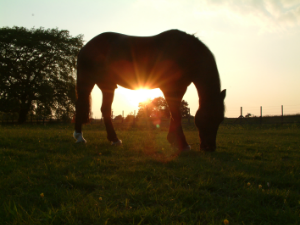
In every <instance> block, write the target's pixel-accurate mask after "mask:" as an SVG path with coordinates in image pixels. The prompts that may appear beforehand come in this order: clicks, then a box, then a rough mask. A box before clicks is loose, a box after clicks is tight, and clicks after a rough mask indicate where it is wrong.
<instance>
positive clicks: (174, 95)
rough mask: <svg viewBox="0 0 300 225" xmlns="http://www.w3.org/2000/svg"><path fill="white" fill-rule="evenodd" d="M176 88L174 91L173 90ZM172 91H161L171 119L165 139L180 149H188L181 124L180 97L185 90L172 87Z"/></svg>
mask: <svg viewBox="0 0 300 225" xmlns="http://www.w3.org/2000/svg"><path fill="white" fill-rule="evenodd" d="M174 90H176V91H174ZM174 90H173V91H163V93H164V96H165V99H166V101H167V103H168V106H169V109H170V112H171V121H170V127H169V133H168V136H167V139H168V141H169V143H170V144H171V145H174V146H176V147H178V148H179V150H180V151H185V150H190V146H189V145H188V143H187V142H186V139H185V136H184V133H183V130H182V125H181V113H180V104H181V100H182V97H183V95H184V93H185V91H186V87H185V88H181V89H174Z"/></svg>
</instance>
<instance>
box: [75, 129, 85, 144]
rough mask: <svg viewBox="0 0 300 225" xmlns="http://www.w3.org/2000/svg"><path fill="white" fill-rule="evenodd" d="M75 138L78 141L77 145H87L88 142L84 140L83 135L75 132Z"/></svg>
mask: <svg viewBox="0 0 300 225" xmlns="http://www.w3.org/2000/svg"><path fill="white" fill-rule="evenodd" d="M73 137H74V138H75V139H76V140H77V141H76V143H81V142H83V143H86V140H85V139H84V138H83V136H82V133H77V132H76V131H74V134H73Z"/></svg>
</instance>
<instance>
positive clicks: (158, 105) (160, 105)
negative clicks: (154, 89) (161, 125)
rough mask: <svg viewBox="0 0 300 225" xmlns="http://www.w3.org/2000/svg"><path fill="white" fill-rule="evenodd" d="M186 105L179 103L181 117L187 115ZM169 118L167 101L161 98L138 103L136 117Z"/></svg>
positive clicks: (183, 101)
mask: <svg viewBox="0 0 300 225" xmlns="http://www.w3.org/2000/svg"><path fill="white" fill-rule="evenodd" d="M188 105H189V104H188V103H187V102H186V101H185V100H182V101H181V104H180V112H181V116H182V117H187V116H188V115H189V108H188ZM143 116H144V117H168V118H169V117H170V110H169V106H168V104H167V101H166V100H165V99H164V98H163V97H157V98H154V99H153V100H147V101H145V102H140V103H139V111H138V117H143Z"/></svg>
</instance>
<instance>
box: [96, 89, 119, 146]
mask: <svg viewBox="0 0 300 225" xmlns="http://www.w3.org/2000/svg"><path fill="white" fill-rule="evenodd" d="M101 90H102V94H103V101H102V106H101V112H102V116H103V118H104V124H105V127H106V132H107V139H108V140H109V141H110V142H111V143H112V144H113V145H120V144H122V141H121V140H119V139H118V137H117V134H116V132H115V129H114V127H113V124H112V121H111V105H112V102H113V100H114V91H115V89H114V88H112V89H101Z"/></svg>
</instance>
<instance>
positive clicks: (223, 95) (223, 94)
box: [220, 89, 226, 100]
mask: <svg viewBox="0 0 300 225" xmlns="http://www.w3.org/2000/svg"><path fill="white" fill-rule="evenodd" d="M220 95H221V98H222V99H223V100H224V99H225V97H226V89H224V90H223V91H221V93H220Z"/></svg>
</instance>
